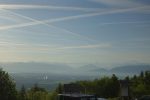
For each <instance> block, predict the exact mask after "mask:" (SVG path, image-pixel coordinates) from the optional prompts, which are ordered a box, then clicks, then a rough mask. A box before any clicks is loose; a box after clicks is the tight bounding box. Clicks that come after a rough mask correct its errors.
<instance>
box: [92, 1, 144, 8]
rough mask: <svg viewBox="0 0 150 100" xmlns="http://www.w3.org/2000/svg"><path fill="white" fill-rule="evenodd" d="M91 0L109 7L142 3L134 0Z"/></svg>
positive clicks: (134, 5)
mask: <svg viewBox="0 0 150 100" xmlns="http://www.w3.org/2000/svg"><path fill="white" fill-rule="evenodd" d="M90 1H92V2H96V3H101V4H104V5H106V6H110V7H138V6H143V4H140V3H138V2H137V1H136V0H90Z"/></svg>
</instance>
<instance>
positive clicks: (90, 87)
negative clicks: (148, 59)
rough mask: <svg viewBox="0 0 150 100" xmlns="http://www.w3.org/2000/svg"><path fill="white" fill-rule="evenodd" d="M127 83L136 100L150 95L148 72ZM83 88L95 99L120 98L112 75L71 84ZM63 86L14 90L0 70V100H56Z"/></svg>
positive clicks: (131, 94)
mask: <svg viewBox="0 0 150 100" xmlns="http://www.w3.org/2000/svg"><path fill="white" fill-rule="evenodd" d="M124 80H128V81H129V87H130V88H129V89H130V96H131V97H132V98H138V97H141V96H142V95H150V72H149V71H145V72H141V73H140V74H139V75H134V76H132V77H129V76H127V77H125V78H124ZM72 83H73V84H77V85H80V86H81V87H83V88H84V90H83V91H81V92H82V93H86V94H95V95H96V96H97V97H103V98H116V97H119V96H120V83H119V78H118V77H117V76H116V75H115V74H113V75H112V76H111V77H102V78H99V79H95V80H82V81H76V82H72ZM63 86H64V85H63V84H61V83H60V84H58V86H57V88H56V89H55V90H54V91H51V92H49V91H47V90H46V89H44V88H41V87H39V86H38V84H35V85H34V86H33V87H31V88H30V89H28V90H27V89H26V88H25V86H22V88H21V89H20V90H17V89H16V86H15V81H14V80H13V79H12V78H11V77H10V76H9V74H8V73H7V72H5V71H3V70H2V69H0V100H56V99H57V94H59V93H63V89H64V87H63Z"/></svg>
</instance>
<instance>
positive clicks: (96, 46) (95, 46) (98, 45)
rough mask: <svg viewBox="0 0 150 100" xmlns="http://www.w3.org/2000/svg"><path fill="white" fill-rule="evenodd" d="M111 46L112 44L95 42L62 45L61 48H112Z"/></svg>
mask: <svg viewBox="0 0 150 100" xmlns="http://www.w3.org/2000/svg"><path fill="white" fill-rule="evenodd" d="M110 47H112V45H111V44H93V45H81V46H68V47H61V48H59V49H93V48H110Z"/></svg>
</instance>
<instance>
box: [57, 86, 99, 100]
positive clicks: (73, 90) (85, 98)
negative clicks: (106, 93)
mask: <svg viewBox="0 0 150 100" xmlns="http://www.w3.org/2000/svg"><path fill="white" fill-rule="evenodd" d="M83 92H84V93H83ZM58 100H97V98H96V96H95V95H91V94H86V88H84V87H81V86H79V85H77V84H64V88H63V93H62V94H58Z"/></svg>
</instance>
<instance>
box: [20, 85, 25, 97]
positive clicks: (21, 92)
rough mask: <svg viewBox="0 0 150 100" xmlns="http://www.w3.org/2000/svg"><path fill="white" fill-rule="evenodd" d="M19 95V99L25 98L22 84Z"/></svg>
mask: <svg viewBox="0 0 150 100" xmlns="http://www.w3.org/2000/svg"><path fill="white" fill-rule="evenodd" d="M19 96H20V97H19V99H20V100H27V95H26V89H25V87H24V85H23V86H22V87H21V90H20V93H19Z"/></svg>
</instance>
